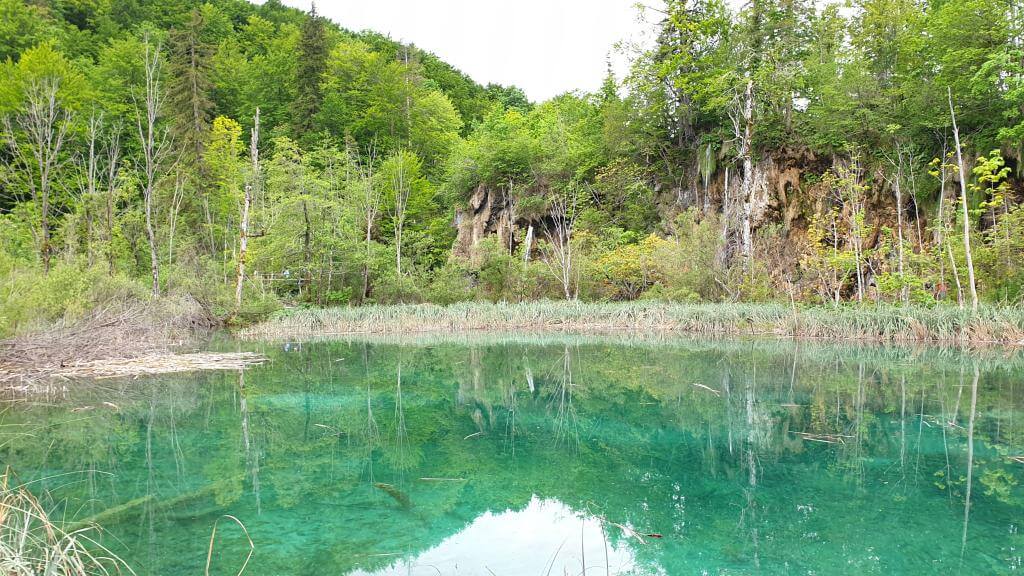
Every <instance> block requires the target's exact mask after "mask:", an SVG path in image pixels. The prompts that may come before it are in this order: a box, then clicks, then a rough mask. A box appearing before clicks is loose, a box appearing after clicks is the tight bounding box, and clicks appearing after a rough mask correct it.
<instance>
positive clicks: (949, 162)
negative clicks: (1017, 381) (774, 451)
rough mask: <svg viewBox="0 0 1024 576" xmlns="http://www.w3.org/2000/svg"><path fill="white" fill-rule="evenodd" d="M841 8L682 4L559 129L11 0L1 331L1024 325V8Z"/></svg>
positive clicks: (423, 74) (372, 60) (564, 114)
mask: <svg viewBox="0 0 1024 576" xmlns="http://www.w3.org/2000/svg"><path fill="white" fill-rule="evenodd" d="M816 4H817V3H815V2H811V1H810V0H750V1H749V2H747V3H746V4H745V5H744V7H743V8H742V9H740V10H738V11H736V10H733V9H732V8H730V7H729V6H728V5H727V4H726V3H725V2H723V1H722V0H668V1H667V2H666V3H665V4H664V6H661V7H658V8H646V9H644V13H645V17H646V18H647V19H648V21H650V23H651V26H652V27H656V29H657V36H656V38H657V39H656V41H655V42H654V43H653V44H652V45H650V46H623V47H621V49H622V50H626V51H627V52H628V53H629V54H630V56H631V58H632V65H631V68H630V71H629V73H628V74H627V75H626V76H625V77H624V78H617V77H616V76H615V75H614V74H613V73H612V72H611V69H610V68H609V74H608V77H607V79H606V81H605V82H604V84H603V86H602V88H601V89H600V90H599V91H598V92H596V93H583V92H571V93H567V94H564V95H561V96H558V97H556V98H553V99H551V100H549V101H546V102H540V103H535V102H530V101H529V100H528V99H527V98H526V96H525V95H524V93H523V92H522V91H521V90H519V89H518V88H515V87H506V86H498V85H488V86H481V85H479V84H477V83H475V82H474V81H473V80H472V79H470V78H469V77H467V76H466V75H465V74H463V73H461V72H459V71H458V70H456V69H454V68H453V67H452V66H450V65H448V64H447V63H445V62H443V61H442V60H440V59H439V58H438V57H436V56H435V55H433V54H431V53H429V52H426V51H424V50H422V49H420V48H417V47H416V46H415V45H404V44H401V43H398V42H395V41H393V40H391V39H389V38H387V37H385V36H382V35H380V34H376V33H373V32H359V33H355V32H352V31H349V30H347V29H345V28H343V27H340V26H339V25H336V24H334V23H331V22H328V21H327V20H326V19H324V18H323V17H322V16H319V15H318V14H317V13H316V10H315V8H314V9H313V10H312V11H311V12H309V13H305V12H302V11H299V10H296V9H293V8H288V7H285V6H283V5H282V4H281V3H280V1H279V0H269V1H267V2H266V3H264V4H262V5H254V4H250V3H247V2H244V1H242V0H211V1H209V2H206V3H199V2H185V1H176V2H155V1H152V0H63V1H59V2H58V1H54V0H0V59H3V60H4V62H3V63H2V64H0V78H2V80H0V118H2V124H0V136H2V144H3V145H2V147H0V335H9V334H12V333H17V332H19V331H22V330H24V329H26V328H27V327H31V326H33V325H38V324H39V323H40V322H46V321H52V320H54V319H57V318H60V317H66V316H68V315H75V314H81V313H82V312H84V311H86V310H88V309H90V308H92V307H96V306H102V305H104V303H105V302H109V301H111V300H117V299H125V298H145V297H148V296H147V295H148V294H154V295H160V294H164V295H166V294H179V295H180V294H188V295H189V296H190V297H191V298H193V299H195V300H196V301H199V302H201V303H202V304H203V306H204V307H205V308H206V309H208V310H209V311H210V312H211V314H212V315H215V316H218V317H220V318H246V317H257V316H259V315H261V314H264V313H266V312H268V311H271V310H273V309H274V308H276V307H278V306H280V305H281V304H282V303H305V304H310V305H321V306H325V305H345V304H352V305H357V304H365V303H402V302H437V303H451V302H456V301H463V300H490V301H521V300H532V299H542V298H552V299H556V298H557V299H563V298H564V299H581V300H588V301H605V300H632V299H638V298H650V299H662V300H676V301H679V300H682V301H766V300H780V301H785V302H808V303H812V302H813V303H840V302H863V303H873V302H879V301H884V302H892V303H917V304H928V305H930V304H935V303H937V302H940V301H947V302H949V303H952V304H953V305H957V304H959V305H960V306H963V307H970V306H974V307H977V305H978V302H979V301H981V302H993V303H1019V302H1020V300H1021V298H1022V295H1024V291H1022V286H1024V258H1022V256H1024V209H1022V208H1021V200H1022V197H1024V193H1022V189H1024V183H1022V176H1024V165H1022V162H1021V160H1022V156H1024V153H1022V149H1024V2H1021V0H957V1H953V0H853V1H852V2H850V3H849V4H850V5H848V6H840V5H837V4H828V5H826V6H821V5H816ZM344 24H345V23H344V22H341V23H340V25H341V26H343V25H344ZM453 33H455V32H453ZM510 49H511V48H510Z"/></svg>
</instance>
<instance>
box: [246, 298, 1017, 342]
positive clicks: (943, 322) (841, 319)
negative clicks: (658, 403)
mask: <svg viewBox="0 0 1024 576" xmlns="http://www.w3.org/2000/svg"><path fill="white" fill-rule="evenodd" d="M477 331H486V332H495V331H517V332H551V331H560V332H574V333H604V332H650V331H659V332H680V333H689V334H699V335H713V334H725V335H744V334H749V335H772V336H779V337H794V338H820V339H828V340H865V341H878V342H904V343H911V342H936V343H958V344H968V343H999V344H1013V345H1018V344H1024V309H1022V308H1020V307H983V308H982V309H981V310H980V311H979V312H978V314H976V315H975V314H972V313H971V312H970V311H966V310H960V309H959V308H954V307H950V306H936V307H933V308H926V307H900V306H871V307H867V306H864V307H858V306H836V307H829V306H817V307H794V306H789V305H785V304H770V303H769V304H746V303H739V304H731V303H730V304H681V303H666V302H652V301H640V302H615V303H581V302H553V301H539V302H525V303H517V304H505V303H501V304H489V303H459V304H452V305H450V306H437V305H431V304H417V305H398V306H364V307H343V308H327V309H292V310H283V311H280V312H278V313H276V314H275V315H273V316H272V317H271V318H270V319H269V320H267V321H266V322H263V323H261V324H258V325H255V326H252V327H249V328H247V329H245V330H243V331H242V332H241V334H242V336H244V337H248V338H271V339H273V338H293V337H310V336H319V335H343V334H413V333H431V332H477Z"/></svg>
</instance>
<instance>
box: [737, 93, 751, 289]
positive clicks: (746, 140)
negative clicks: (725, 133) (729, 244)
mask: <svg viewBox="0 0 1024 576" xmlns="http://www.w3.org/2000/svg"><path fill="white" fill-rule="evenodd" d="M743 99H744V103H743V139H742V141H741V143H740V156H741V157H742V158H743V269H744V271H745V272H747V273H748V274H749V273H750V270H751V258H752V257H753V241H752V238H751V230H750V226H751V225H750V219H751V210H752V206H751V204H752V203H753V200H754V199H753V195H754V154H753V150H752V146H753V142H752V140H753V137H754V81H753V79H749V78H748V79H747V88H746V91H745V93H744V97H743Z"/></svg>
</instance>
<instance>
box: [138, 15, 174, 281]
mask: <svg viewBox="0 0 1024 576" xmlns="http://www.w3.org/2000/svg"><path fill="white" fill-rule="evenodd" d="M144 44H145V52H144V54H143V57H144V60H143V64H144V68H145V83H146V84H145V90H146V93H145V102H144V105H145V119H143V117H142V112H141V111H140V110H139V106H138V102H136V106H135V118H136V127H137V129H138V134H139V142H140V145H141V148H142V155H143V178H144V180H143V188H142V197H143V201H144V203H145V213H146V239H147V241H148V242H149V261H150V272H151V274H152V280H153V283H152V293H153V295H154V296H156V295H159V294H160V260H159V258H158V256H157V245H156V232H155V230H154V226H153V202H154V196H155V195H156V182H157V179H158V177H159V172H160V171H161V170H162V169H163V164H164V160H165V158H166V156H167V152H168V151H169V149H170V142H169V141H168V139H167V132H166V130H162V129H160V128H159V127H158V126H157V123H158V121H159V119H160V113H161V108H162V105H163V95H162V94H161V93H160V46H159V45H157V46H156V47H155V49H154V48H153V47H152V46H150V43H149V36H148V35H147V36H146V38H145V40H144ZM133 97H134V96H133Z"/></svg>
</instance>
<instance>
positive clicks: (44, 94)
mask: <svg viewBox="0 0 1024 576" xmlns="http://www.w3.org/2000/svg"><path fill="white" fill-rule="evenodd" d="M59 92H60V80H59V79H58V78H56V77H47V78H44V79H42V80H36V81H32V82H30V83H29V84H28V86H26V88H25V100H26V102H25V109H24V111H23V112H22V113H21V114H19V115H18V116H17V124H18V127H20V128H21V130H22V132H24V134H25V144H24V145H23V144H22V143H20V142H19V141H18V138H17V135H16V134H15V132H14V130H13V127H12V126H11V123H10V121H9V120H8V119H7V118H6V117H5V118H4V132H6V134H7V142H8V145H9V146H10V149H11V153H12V156H13V161H12V163H11V165H12V167H16V168H15V170H20V171H22V172H23V173H24V174H25V181H26V183H27V185H28V188H29V192H30V194H31V196H32V201H33V202H34V203H35V204H36V206H37V207H38V208H39V237H38V238H37V245H38V246H39V255H40V258H41V259H42V261H43V272H44V273H48V272H49V271H50V257H51V255H52V246H50V192H51V189H52V184H53V178H54V176H55V174H56V172H57V170H58V169H59V168H60V164H61V162H60V153H61V150H62V148H63V147H64V144H65V140H66V137H67V134H68V130H69V128H70V126H71V112H69V111H68V110H66V109H65V108H64V107H63V103H62V102H61V100H60V94H59Z"/></svg>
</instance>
